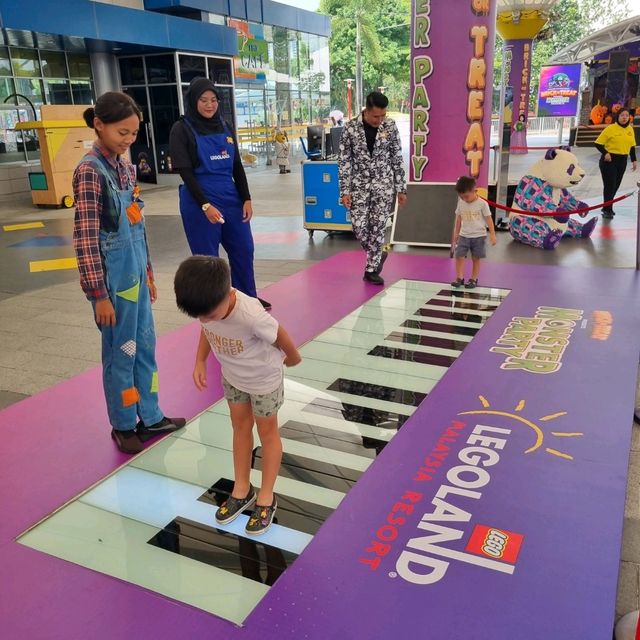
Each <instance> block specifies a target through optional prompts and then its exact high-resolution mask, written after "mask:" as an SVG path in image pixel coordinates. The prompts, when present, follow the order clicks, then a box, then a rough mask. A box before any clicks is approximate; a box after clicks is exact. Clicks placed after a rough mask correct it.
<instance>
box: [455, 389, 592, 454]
mask: <svg viewBox="0 0 640 640" xmlns="http://www.w3.org/2000/svg"><path fill="white" fill-rule="evenodd" d="M478 398H479V399H480V403H481V404H482V406H483V407H484V409H476V410H475V411H461V412H460V413H459V414H458V415H460V416H473V415H476V416H477V415H484V416H503V417H505V418H511V419H513V420H516V421H517V422H520V423H521V424H524V425H526V426H527V427H530V428H531V429H533V432H534V433H535V435H536V441H535V442H534V444H533V446H532V447H529V449H527V450H526V451H525V453H533V452H534V451H537V450H538V449H539V448H540V447H541V446H542V443H543V442H544V437H545V434H544V431H543V430H542V428H541V427H539V426H538V425H537V424H536V423H535V422H533V421H532V420H527V418H524V417H522V416H519V415H516V414H515V413H509V412H508V411H497V410H495V409H489V407H490V406H491V405H490V404H489V401H488V400H487V399H486V398H485V397H484V396H478ZM524 407H525V401H524V400H520V402H518V404H517V406H516V408H515V411H516V412H517V413H519V412H520V411H522V410H523V409H524ZM566 415H567V412H566V411H559V412H558V413H552V414H549V415H547V416H542V418H538V422H550V421H551V420H556V419H557V418H560V417H562V416H566ZM551 435H552V436H554V437H556V438H578V437H580V436H583V435H584V433H580V432H575V431H574V432H570V431H552V432H551ZM545 451H546V452H547V453H550V454H551V455H553V456H558V457H559V458H564V459H565V460H573V456H570V455H569V454H568V453H562V452H561V451H558V450H557V449H552V448H550V447H545Z"/></svg>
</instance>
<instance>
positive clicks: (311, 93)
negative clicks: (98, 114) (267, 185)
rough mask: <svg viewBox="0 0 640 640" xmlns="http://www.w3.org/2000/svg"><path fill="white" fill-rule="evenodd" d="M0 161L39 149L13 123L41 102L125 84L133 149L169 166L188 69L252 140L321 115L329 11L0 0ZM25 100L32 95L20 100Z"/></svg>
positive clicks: (178, 0) (245, 142) (273, 5)
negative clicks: (208, 84)
mask: <svg viewBox="0 0 640 640" xmlns="http://www.w3.org/2000/svg"><path fill="white" fill-rule="evenodd" d="M0 21H1V22H0V26H1V27H2V28H1V30H0V103H2V105H1V106H0V163H7V162H19V161H22V162H24V160H29V161H33V160H37V157H38V151H37V144H36V143H35V142H34V140H32V139H31V138H30V137H29V136H27V135H26V134H20V133H17V132H15V131H14V130H13V127H14V126H15V123H16V121H17V120H28V119H32V118H33V117H34V113H33V112H34V111H35V117H36V118H37V117H38V115H39V107H40V106H41V105H43V104H91V103H92V102H93V100H94V99H95V97H96V96H97V95H99V94H101V93H102V92H104V91H107V90H114V89H116V90H123V91H125V92H126V93H128V94H129V95H131V96H132V97H133V98H134V99H135V100H136V102H138V104H139V105H140V106H141V107H142V110H143V112H144V125H143V127H142V130H141V133H140V135H139V139H138V144H137V145H136V148H135V149H132V153H133V155H134V156H136V155H139V154H140V153H144V154H145V155H146V157H147V158H148V160H149V162H150V163H151V164H153V166H154V167H155V169H156V170H157V171H158V172H160V173H162V172H169V171H171V159H170V157H169V155H168V143H169V130H170V128H171V125H172V124H173V123H174V122H175V121H176V120H177V118H178V117H179V115H180V113H182V112H184V104H183V94H184V90H185V89H186V87H187V86H188V84H189V82H190V81H191V79H192V78H194V77H196V76H205V77H209V78H211V80H213V82H214V83H215V84H216V85H217V86H218V88H219V90H220V93H221V95H222V104H221V110H222V114H223V117H224V118H225V119H227V120H228V121H230V122H232V123H233V124H234V126H236V127H237V128H238V135H239V139H240V141H241V145H242V146H243V147H244V148H245V149H246V150H249V151H253V152H256V151H257V152H259V151H261V150H264V149H265V148H266V144H265V142H266V140H267V139H268V137H269V135H270V134H269V132H270V131H271V130H272V128H273V127H275V126H281V127H285V128H291V130H292V131H293V130H294V127H296V126H298V127H300V126H302V125H306V124H307V123H311V122H315V121H318V120H320V119H322V118H324V117H326V116H327V115H328V113H329V110H330V104H329V51H328V37H329V35H330V21H329V18H328V17H327V16H323V15H320V14H317V13H313V12H310V11H304V10H300V9H296V8H294V7H289V6H286V5H282V4H279V3H277V2H273V1H272V0H114V1H112V2H107V1H97V0H96V1H94V0H65V1H64V2H60V3H54V2H53V0H46V1H42V0H21V2H20V3H17V2H15V0H0ZM29 105H31V106H29Z"/></svg>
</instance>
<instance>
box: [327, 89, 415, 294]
mask: <svg viewBox="0 0 640 640" xmlns="http://www.w3.org/2000/svg"><path fill="white" fill-rule="evenodd" d="M388 104H389V100H388V99H387V97H386V96H385V95H384V94H382V93H378V92H377V91H373V92H372V93H370V94H369V95H368V96H367V100H366V106H365V109H364V111H363V112H362V113H361V114H360V115H359V116H357V117H356V118H354V119H353V120H350V121H349V122H348V123H347V124H346V126H345V128H344V131H343V132H342V138H341V140H340V156H339V159H338V166H339V174H340V199H341V201H342V204H344V206H345V207H346V208H347V209H350V211H351V224H352V226H353V232H354V233H355V235H356V238H358V240H359V241H360V244H361V245H362V248H363V249H364V250H365V251H366V252H367V264H366V267H365V270H364V278H363V279H364V280H366V281H367V282H371V283H372V284H378V285H382V284H384V280H383V279H382V278H381V277H380V272H381V271H382V265H383V264H384V261H385V259H386V257H387V254H386V253H383V252H382V247H383V245H384V232H385V228H386V226H387V220H388V219H389V216H390V215H391V212H392V211H393V208H394V205H395V201H396V195H397V197H398V204H399V205H400V206H402V205H403V204H404V203H405V202H406V200H407V185H406V182H405V176H404V167H403V163H402V149H401V146H400V134H399V132H398V127H397V126H396V123H395V122H394V121H393V120H386V119H385V117H386V114H387V105H388Z"/></svg>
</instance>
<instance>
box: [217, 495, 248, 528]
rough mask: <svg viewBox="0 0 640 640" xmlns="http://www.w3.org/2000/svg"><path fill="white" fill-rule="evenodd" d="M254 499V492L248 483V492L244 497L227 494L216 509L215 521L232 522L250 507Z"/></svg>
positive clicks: (219, 522)
mask: <svg viewBox="0 0 640 640" xmlns="http://www.w3.org/2000/svg"><path fill="white" fill-rule="evenodd" d="M255 501H256V492H255V491H254V490H253V487H252V486H251V485H249V493H247V496H246V498H234V497H233V496H229V497H228V498H227V499H226V500H225V501H224V502H223V503H222V504H221V505H220V508H219V509H218V510H217V511H216V522H217V523H218V524H229V523H230V522H233V521H234V520H235V519H236V518H237V517H238V516H239V515H240V514H241V513H242V512H243V511H245V510H246V509H251V507H252V506H253V504H254V503H255Z"/></svg>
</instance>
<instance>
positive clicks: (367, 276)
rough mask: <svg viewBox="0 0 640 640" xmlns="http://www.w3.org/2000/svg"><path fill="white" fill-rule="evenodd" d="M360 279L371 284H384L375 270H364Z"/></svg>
mask: <svg viewBox="0 0 640 640" xmlns="http://www.w3.org/2000/svg"><path fill="white" fill-rule="evenodd" d="M362 279H363V280H364V281H365V282H370V283H371V284H377V285H382V284H384V280H383V279H382V278H381V277H380V276H379V275H378V274H377V273H376V272H375V271H365V272H364V276H363V278H362Z"/></svg>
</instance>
